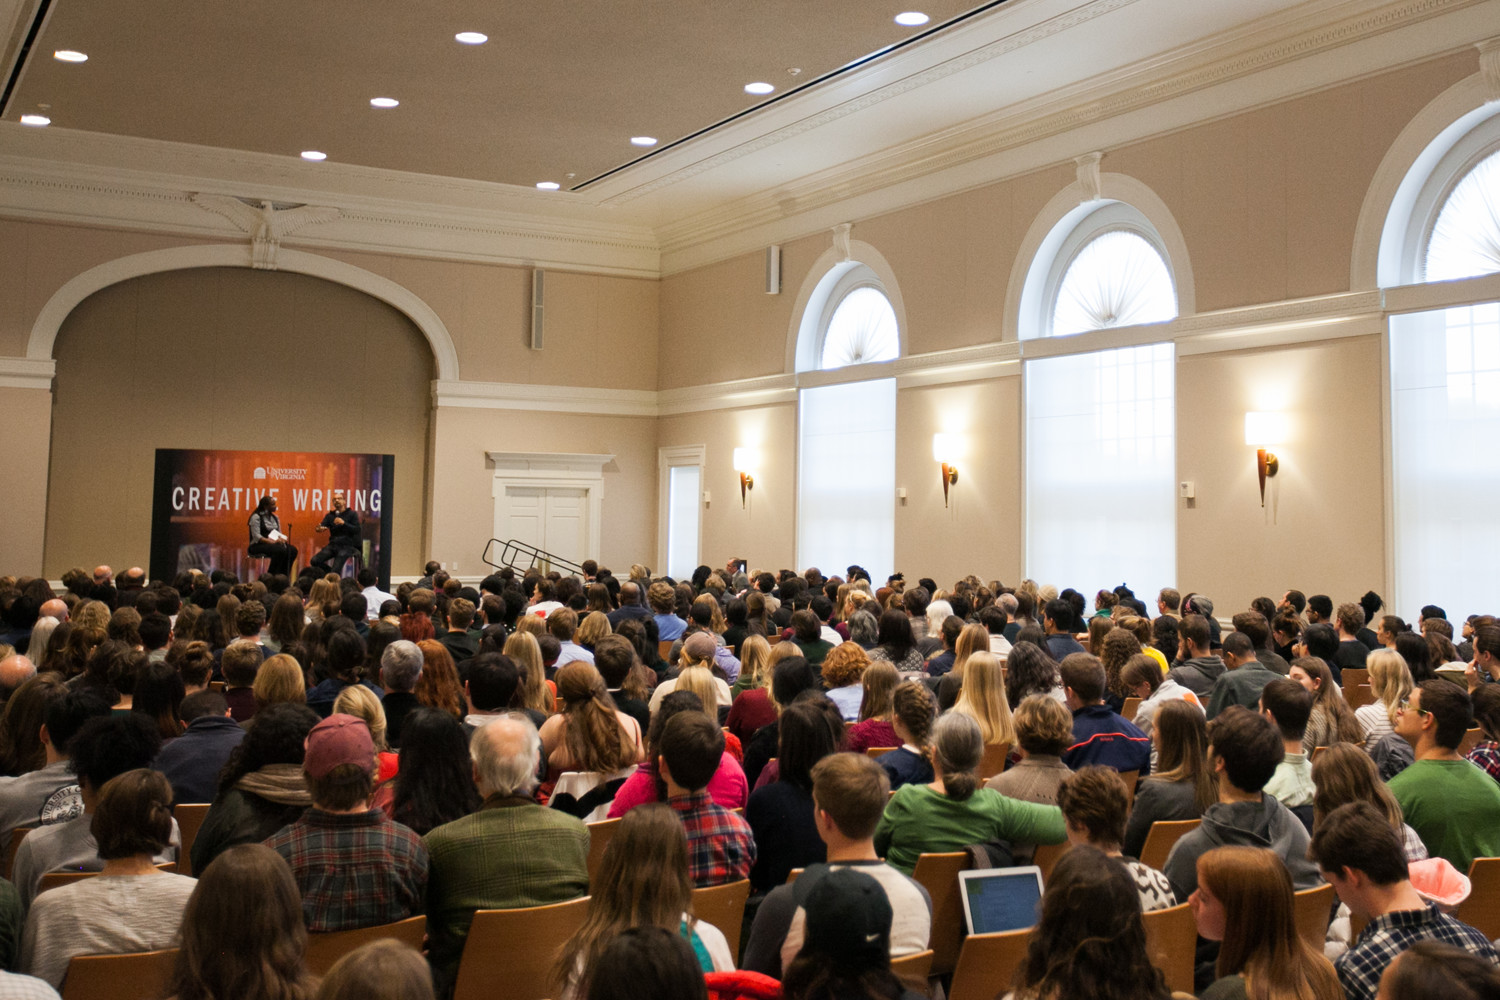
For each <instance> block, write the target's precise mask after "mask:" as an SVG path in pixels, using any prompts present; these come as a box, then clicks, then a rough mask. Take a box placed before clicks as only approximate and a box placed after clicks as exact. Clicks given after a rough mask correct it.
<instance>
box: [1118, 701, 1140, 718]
mask: <svg viewBox="0 0 1500 1000" xmlns="http://www.w3.org/2000/svg"><path fill="white" fill-rule="evenodd" d="M1140 710H1141V699H1139V698H1126V699H1125V704H1123V705H1121V706H1120V717H1121V718H1123V719H1124V720H1125V721H1126V722H1134V721H1135V713H1137V712H1139V711H1140Z"/></svg>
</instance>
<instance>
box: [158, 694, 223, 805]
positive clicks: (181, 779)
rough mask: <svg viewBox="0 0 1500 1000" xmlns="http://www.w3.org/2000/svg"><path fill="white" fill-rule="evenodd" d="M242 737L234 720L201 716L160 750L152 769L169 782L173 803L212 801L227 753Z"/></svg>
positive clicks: (218, 716) (217, 716)
mask: <svg viewBox="0 0 1500 1000" xmlns="http://www.w3.org/2000/svg"><path fill="white" fill-rule="evenodd" d="M244 738H245V731H244V730H243V729H241V728H240V724H239V723H238V722H235V721H234V720H233V719H231V718H228V717H227V716H222V715H204V716H200V717H199V718H196V719H194V720H193V721H192V722H190V723H188V727H187V732H185V733H183V734H182V735H181V736H179V737H177V738H176V739H175V740H170V741H168V742H167V745H166V746H164V747H162V748H161V753H159V754H157V757H156V764H155V765H153V766H154V767H155V769H156V770H158V771H160V772H161V773H162V775H163V776H165V777H166V779H167V781H168V782H169V783H171V785H172V797H173V799H174V800H175V801H177V802H212V801H213V800H214V793H215V792H217V791H218V789H219V772H220V771H221V770H223V768H224V763H225V762H226V761H227V760H229V751H231V750H233V749H234V748H235V747H237V746H239V745H240V741H241V740H243V739H244Z"/></svg>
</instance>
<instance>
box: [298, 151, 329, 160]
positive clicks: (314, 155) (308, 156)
mask: <svg viewBox="0 0 1500 1000" xmlns="http://www.w3.org/2000/svg"><path fill="white" fill-rule="evenodd" d="M302 158H303V159H304V160H312V161H314V162H317V161H318V160H326V159H328V154H327V153H320V152H318V151H317V150H316V149H304V150H303V151H302Z"/></svg>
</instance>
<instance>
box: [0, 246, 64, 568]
mask: <svg viewBox="0 0 1500 1000" xmlns="http://www.w3.org/2000/svg"><path fill="white" fill-rule="evenodd" d="M0 270H4V268H0ZM51 424H52V394H51V393H49V392H47V390H45V389H11V388H5V387H0V443H3V446H4V454H5V475H4V476H0V510H3V511H5V516H4V517H0V566H4V567H5V569H4V571H3V572H5V573H7V574H9V573H28V574H29V573H38V572H40V571H41V568H42V529H43V527H44V525H45V523H46V517H45V513H46V509H47V445H48V442H49V440H50V439H51Z"/></svg>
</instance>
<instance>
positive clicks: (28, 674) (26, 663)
mask: <svg viewBox="0 0 1500 1000" xmlns="http://www.w3.org/2000/svg"><path fill="white" fill-rule="evenodd" d="M35 676H36V665H35V664H34V663H32V662H31V661H30V660H28V659H27V658H26V657H24V656H22V655H21V654H20V653H13V654H11V655H10V656H7V657H6V658H5V659H3V660H0V692H3V693H4V694H5V696H6V697H7V698H8V697H10V693H11V692H12V691H14V690H15V689H16V688H18V687H20V686H21V685H22V684H24V683H26V682H27V681H29V680H31V679H32V678H33V677H35Z"/></svg>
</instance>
